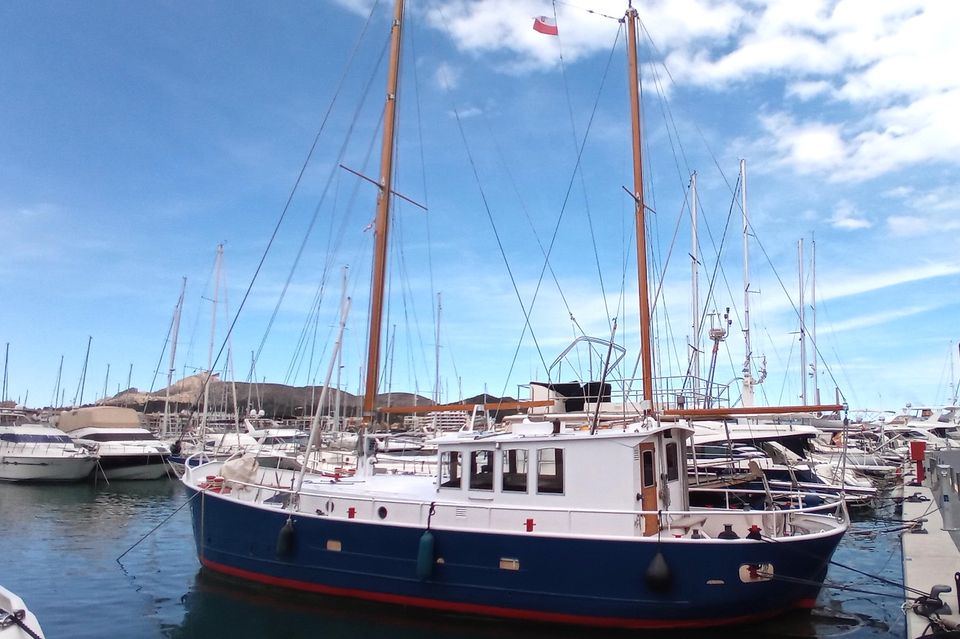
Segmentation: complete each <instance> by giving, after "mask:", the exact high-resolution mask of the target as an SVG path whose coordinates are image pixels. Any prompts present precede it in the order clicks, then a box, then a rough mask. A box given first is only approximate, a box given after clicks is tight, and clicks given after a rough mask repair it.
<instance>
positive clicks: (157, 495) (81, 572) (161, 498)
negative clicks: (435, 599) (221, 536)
mask: <svg viewBox="0 0 960 639" xmlns="http://www.w3.org/2000/svg"><path fill="white" fill-rule="evenodd" d="M186 499H187V498H186V493H185V491H184V490H183V488H182V487H181V486H180V484H179V482H177V481H173V480H158V481H141V482H133V481H128V482H119V481H114V482H111V483H110V484H109V485H108V484H105V483H104V482H103V481H101V482H100V483H98V484H93V483H85V484H72V485H18V484H0V553H2V559H3V560H2V562H0V584H2V585H4V586H5V587H7V588H8V589H10V590H12V591H13V592H16V593H17V594H19V595H20V596H21V597H22V598H23V599H24V601H26V603H27V605H28V606H29V607H30V609H31V610H32V611H33V612H34V613H35V614H36V615H37V617H38V619H39V620H40V623H41V625H42V626H43V629H44V633H45V634H46V636H47V638H48V639H58V638H63V637H66V638H70V639H86V638H89V639H103V638H106V637H131V638H141V637H142V638H144V639H154V638H159V637H176V638H182V639H192V638H200V637H203V638H211V637H231V639H243V638H247V637H249V638H266V637H277V638H281V637H282V638H283V639H297V638H301V637H303V638H306V637H311V638H315V637H317V636H320V635H321V634H322V636H324V637H328V638H329V637H348V636H349V637H351V638H353V639H356V638H359V637H377V638H378V639H383V638H384V637H390V638H391V639H393V638H405V637H411V638H413V637H416V638H423V637H468V638H477V639H481V638H490V639H493V638H497V639H509V638H511V637H521V636H523V637H524V638H526V639H529V638H531V637H533V638H537V637H544V638H547V637H550V638H553V639H555V638H557V637H580V636H584V634H585V630H584V629H581V628H564V627H556V626H543V625H529V624H522V623H517V622H508V621H494V620H486V619H476V618H464V617H460V616H451V615H444V614H438V613H429V612H424V611H420V610H413V609H406V608H402V607H392V606H385V605H381V604H370V603H364V602H355V601H347V600H343V599H338V598H331V597H321V596H316V595H302V594H299V593H291V592H289V591H285V590H279V589H271V588H265V587H259V586H250V585H246V584H243V583H239V582H236V581H233V580H230V579H225V578H221V577H217V576H216V575H212V574H210V573H208V572H207V571H201V569H200V565H199V563H198V562H197V558H196V550H195V546H194V542H193V536H192V534H191V530H190V513H189V508H184V507H183V506H184V504H185V501H186ZM881 503H882V504H884V505H883V506H882V507H880V508H878V509H876V510H873V511H871V512H870V513H868V514H861V515H855V516H854V523H853V526H852V527H851V529H850V531H849V532H848V533H847V535H846V537H845V538H844V541H843V542H842V544H841V546H840V548H839V549H838V551H837V553H836V555H835V557H834V565H832V566H831V568H830V571H829V573H828V576H827V583H828V587H826V588H824V590H823V591H822V592H821V594H820V598H819V599H818V601H817V604H818V605H817V608H816V609H815V610H814V611H813V612H812V613H808V612H798V613H795V614H791V615H787V616H783V617H779V618H777V619H772V620H769V621H767V622H764V623H762V624H757V625H754V626H750V627H746V628H745V627H736V628H730V629H724V630H717V629H708V630H705V631H701V632H700V633H696V632H693V631H684V632H683V636H685V637H689V636H703V637H751V638H752V639H757V638H762V637H904V636H905V623H904V615H903V613H902V612H901V608H900V607H901V604H902V601H903V590H902V589H901V588H900V587H898V586H897V585H896V584H899V583H901V581H902V567H901V565H902V562H901V550H900V533H899V530H898V528H899V526H898V525H897V523H896V521H898V517H897V516H896V515H895V514H894V510H893V503H892V502H891V501H885V502H881ZM121 555H122V557H121ZM847 567H852V568H854V569H855V570H849V569H848V568H847ZM876 577H880V578H882V579H884V580H886V581H887V582H890V583H883V582H882V581H880V580H878V579H877V578H876ZM589 634H590V636H591V637H597V636H609V637H626V636H628V633H626V632H607V631H605V632H600V631H596V630H590V631H589ZM651 634H655V633H644V636H650V635H651ZM636 635H637V633H636V632H633V633H629V636H636ZM657 636H660V635H659V634H657ZM662 636H664V637H666V636H671V637H677V636H678V635H677V634H676V633H669V632H664V633H662Z"/></svg>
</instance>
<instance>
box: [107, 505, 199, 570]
mask: <svg viewBox="0 0 960 639" xmlns="http://www.w3.org/2000/svg"><path fill="white" fill-rule="evenodd" d="M201 494H203V492H202V491H197V492H195V493H194V494H193V497H191V498H190V499H188V500H187V501H185V502H183V503H182V504H180V505H179V506H178V507H177V509H176V510H175V511H173V512H172V513H170V514H169V515H167V516H166V517H164V518H163V521H161V522H160V523H159V524H157V525H156V526H154V527H153V528H151V529H150V530H149V531H148V532H147V534H145V535H144V536H143V537H141V538H140V539H138V540H137V542H136V543H135V544H133V545H132V546H130V547H129V548H127V549H126V550H124V551H123V552H122V553H120V556H119V557H117V558H116V559H115V560H114V561H116V562H117V563H118V564H120V567H121V568H122V567H123V564H122V563H120V560H121V559H123V557H124V556H125V555H126V554H127V553H128V552H130V551H131V550H133V549H134V548H136V547H137V546H139V545H140V543H141V542H142V541H143V540H144V539H146V538H147V537H149V536H150V535H152V534H153V533H155V532H157V530H158V529H159V528H160V526H162V525H164V524H165V523H167V522H168V521H170V518H171V517H173V516H174V515H176V514H177V513H178V512H180V511H181V510H183V507H184V506H186V505H187V504H189V503H190V502H191V501H193V500H194V499H196V498H197V496H198V495H201Z"/></svg>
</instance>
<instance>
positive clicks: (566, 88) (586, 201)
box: [553, 1, 611, 325]
mask: <svg viewBox="0 0 960 639" xmlns="http://www.w3.org/2000/svg"><path fill="white" fill-rule="evenodd" d="M553 19H554V23H556V21H557V3H556V1H554V2H553ZM557 50H558V55H559V59H560V76H561V78H563V92H564V96H565V97H566V98H567V115H568V116H569V117H570V132H571V137H572V139H573V149H574V152H577V150H578V148H579V146H580V142H579V140H578V139H577V123H576V120H575V118H574V117H573V99H572V98H571V97H570V82H569V79H568V78H567V67H566V64H564V58H563V41H562V40H561V38H560V37H559V36H557ZM601 90H602V85H601ZM574 174H575V176H577V177H579V178H580V188H581V190H582V192H583V208H584V212H585V213H586V215H587V228H588V229H589V231H590V243H591V245H592V246H593V259H594V263H595V264H596V267H597V279H598V281H599V282H600V298H601V299H602V300H603V310H604V312H605V313H606V314H607V324H608V325H609V324H610V322H611V319H610V317H611V316H610V306H609V305H608V304H607V293H606V291H605V290H604V286H603V269H602V268H601V267H600V252H599V251H598V250H597V234H596V232H595V230H594V228H593V217H592V216H591V215H590V198H589V197H588V194H587V183H586V179H585V178H584V175H583V166H582V165H581V164H580V162H579V155H578V162H577V166H576V167H575V169H574Z"/></svg>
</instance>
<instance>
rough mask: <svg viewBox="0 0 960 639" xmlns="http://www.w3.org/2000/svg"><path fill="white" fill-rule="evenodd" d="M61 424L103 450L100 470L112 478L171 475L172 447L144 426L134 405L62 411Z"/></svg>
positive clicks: (76, 437)
mask: <svg viewBox="0 0 960 639" xmlns="http://www.w3.org/2000/svg"><path fill="white" fill-rule="evenodd" d="M57 426H58V427H59V428H60V430H62V431H64V432H65V433H68V434H69V435H70V437H72V438H73V440H74V441H75V442H78V443H80V444H81V445H84V446H88V447H90V448H92V449H94V448H95V449H96V450H97V451H98V452H99V454H100V469H101V471H102V473H103V475H104V477H106V478H107V479H108V480H109V479H159V478H161V477H165V476H167V473H168V471H169V468H168V466H167V458H168V457H169V456H170V448H169V447H168V446H167V445H166V444H164V443H163V442H161V441H160V440H159V439H157V438H156V436H155V435H154V434H153V433H151V432H150V431H149V430H147V429H146V428H144V427H143V426H142V425H141V423H140V414H139V413H138V412H137V411H135V410H133V409H132V408H123V407H120V406H92V407H87V408H75V409H73V410H69V411H64V412H62V413H60V417H59V419H58V422H57Z"/></svg>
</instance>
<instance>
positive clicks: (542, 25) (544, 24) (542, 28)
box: [533, 16, 560, 35]
mask: <svg viewBox="0 0 960 639" xmlns="http://www.w3.org/2000/svg"><path fill="white" fill-rule="evenodd" d="M533 30H534V31H539V32H540V33H545V34H547V35H559V34H560V32H559V31H557V21H556V20H554V19H553V18H548V17H547V16H537V17H536V18H534V19H533Z"/></svg>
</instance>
